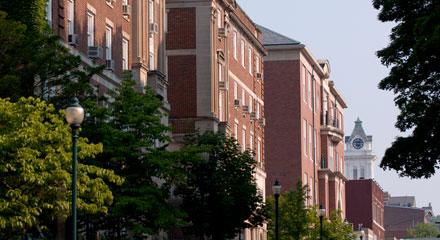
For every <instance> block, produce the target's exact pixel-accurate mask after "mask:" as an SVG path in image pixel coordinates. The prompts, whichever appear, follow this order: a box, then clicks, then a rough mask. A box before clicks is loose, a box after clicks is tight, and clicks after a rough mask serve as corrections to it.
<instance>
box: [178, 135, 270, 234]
mask: <svg viewBox="0 0 440 240" xmlns="http://www.w3.org/2000/svg"><path fill="white" fill-rule="evenodd" d="M194 148H195V150H196V151H193V152H195V153H197V152H198V154H197V155H198V156H199V157H198V160H196V161H191V162H188V164H187V165H186V170H187V172H188V176H187V178H188V179H187V181H186V183H185V185H183V186H182V185H181V186H178V187H177V189H176V194H177V196H179V197H180V198H181V199H182V209H183V210H184V211H185V213H186V214H187V217H186V218H185V220H186V222H188V223H189V225H188V226H187V227H186V228H184V232H185V233H186V235H187V236H188V235H192V236H196V237H200V238H204V237H208V238H209V239H214V240H223V239H229V238H233V237H235V236H236V235H237V234H238V233H239V232H240V231H241V230H242V229H244V228H248V227H257V226H260V225H261V224H263V222H264V220H265V214H264V211H265V208H264V203H263V198H262V196H261V194H260V192H259V190H258V188H257V185H256V183H255V177H254V175H255V166H256V165H255V164H256V162H255V159H254V157H253V156H252V154H251V153H250V152H249V151H245V152H242V151H241V150H240V149H241V148H240V147H239V145H238V143H237V142H236V141H235V140H234V139H232V138H228V137H225V136H224V135H222V134H215V133H210V132H207V133H204V134H202V135H197V136H196V137H194V138H192V139H191V140H189V141H188V143H187V145H186V147H185V148H184V149H183V151H188V150H191V149H194ZM190 152H191V151H190Z"/></svg>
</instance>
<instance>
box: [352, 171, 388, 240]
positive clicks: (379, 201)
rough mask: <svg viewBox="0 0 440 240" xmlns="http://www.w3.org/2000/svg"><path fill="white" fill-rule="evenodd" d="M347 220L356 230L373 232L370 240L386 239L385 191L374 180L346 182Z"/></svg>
mask: <svg viewBox="0 0 440 240" xmlns="http://www.w3.org/2000/svg"><path fill="white" fill-rule="evenodd" d="M346 196H347V199H346V207H347V211H346V218H347V220H348V221H349V222H350V223H352V224H353V226H354V227H355V229H356V228H358V227H362V228H365V229H370V230H372V231H373V233H374V235H373V236H371V237H370V238H368V239H372V240H376V239H377V240H383V239H385V229H384V200H383V190H382V189H381V187H380V186H379V184H378V183H377V182H376V181H374V180H373V179H358V180H349V181H347V182H346Z"/></svg>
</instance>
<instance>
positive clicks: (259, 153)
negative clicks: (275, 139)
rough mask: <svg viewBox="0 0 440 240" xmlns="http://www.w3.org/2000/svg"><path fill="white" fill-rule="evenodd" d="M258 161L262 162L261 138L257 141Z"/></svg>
mask: <svg viewBox="0 0 440 240" xmlns="http://www.w3.org/2000/svg"><path fill="white" fill-rule="evenodd" d="M257 162H258V163H261V139H258V142H257Z"/></svg>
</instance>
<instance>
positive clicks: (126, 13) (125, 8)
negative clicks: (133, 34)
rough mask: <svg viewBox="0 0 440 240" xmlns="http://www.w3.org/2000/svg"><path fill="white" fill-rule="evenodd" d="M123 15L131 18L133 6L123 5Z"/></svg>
mask: <svg viewBox="0 0 440 240" xmlns="http://www.w3.org/2000/svg"><path fill="white" fill-rule="evenodd" d="M122 14H123V15H124V16H129V15H130V14H131V6H130V5H128V4H124V5H122Z"/></svg>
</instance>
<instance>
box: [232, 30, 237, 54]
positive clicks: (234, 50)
mask: <svg viewBox="0 0 440 240" xmlns="http://www.w3.org/2000/svg"><path fill="white" fill-rule="evenodd" d="M232 47H233V48H234V49H233V52H234V58H235V60H237V32H236V31H234V33H233V34H232Z"/></svg>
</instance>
